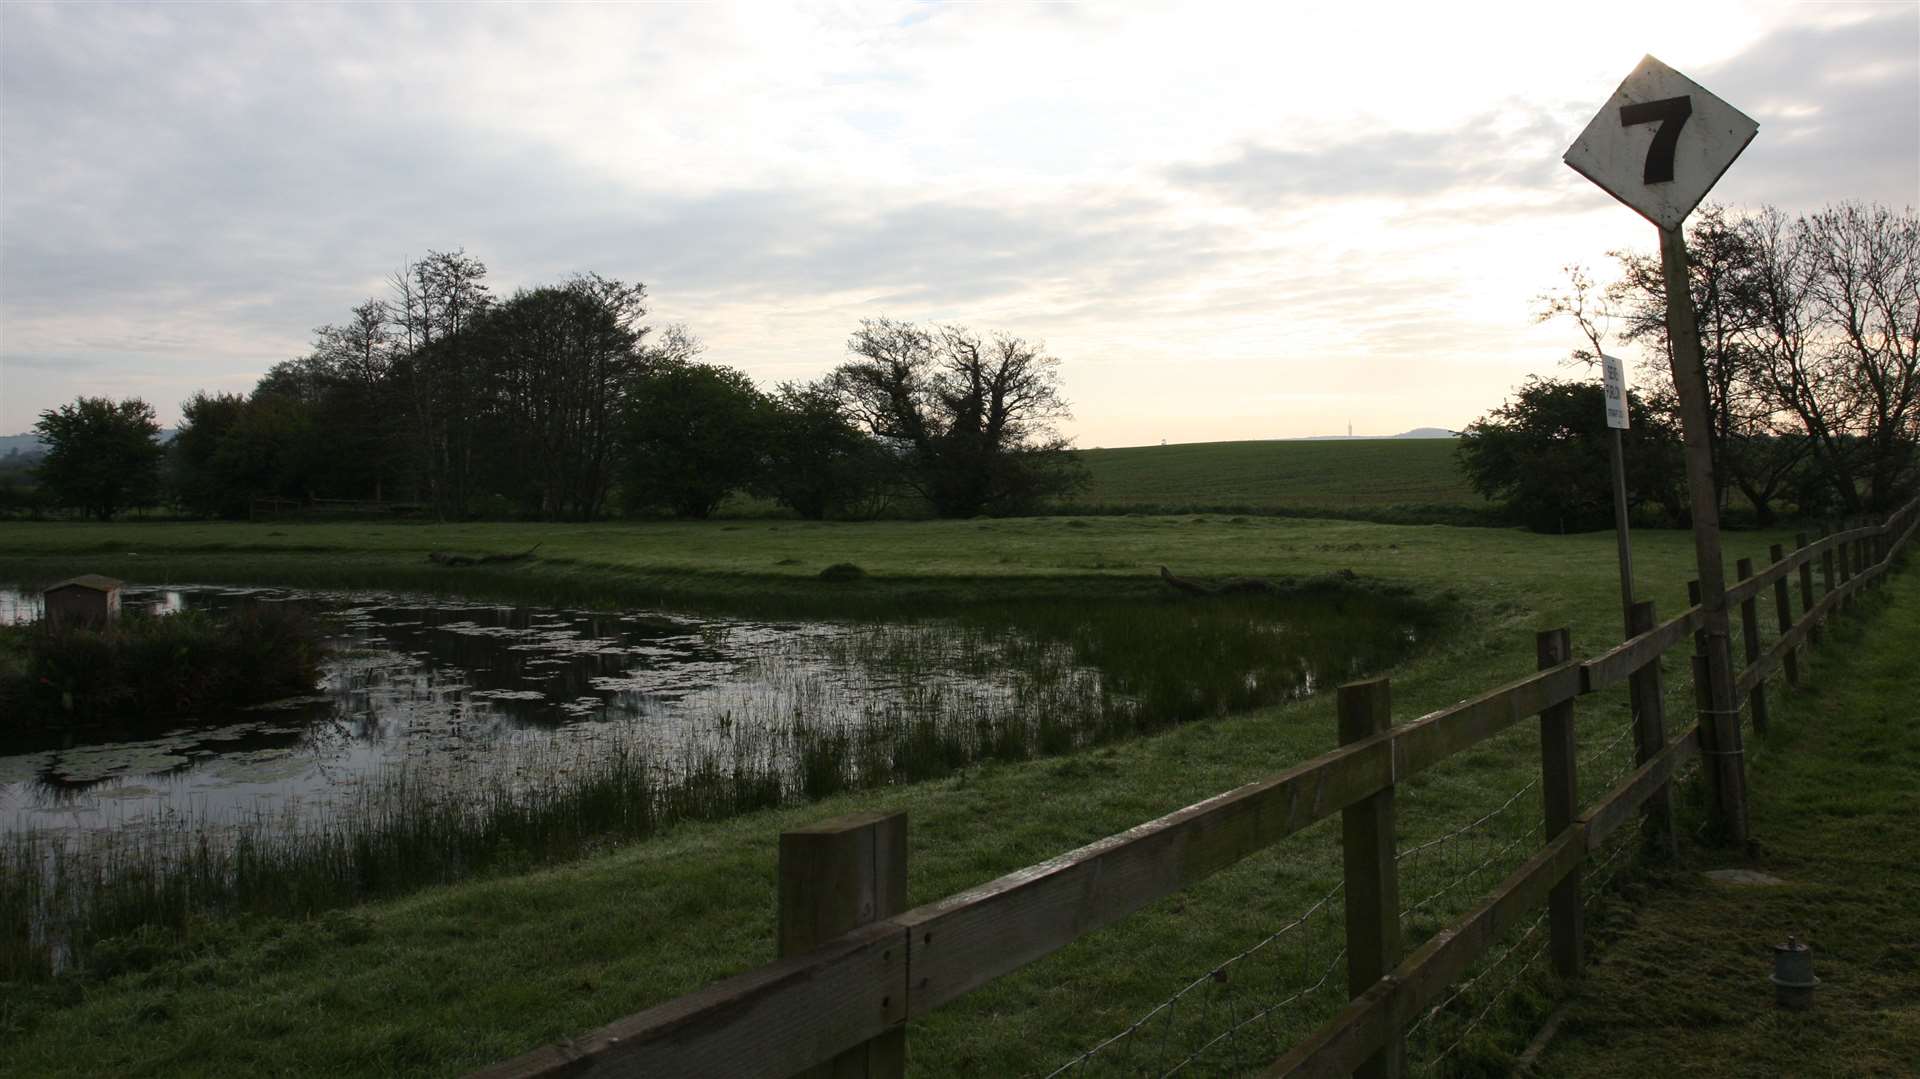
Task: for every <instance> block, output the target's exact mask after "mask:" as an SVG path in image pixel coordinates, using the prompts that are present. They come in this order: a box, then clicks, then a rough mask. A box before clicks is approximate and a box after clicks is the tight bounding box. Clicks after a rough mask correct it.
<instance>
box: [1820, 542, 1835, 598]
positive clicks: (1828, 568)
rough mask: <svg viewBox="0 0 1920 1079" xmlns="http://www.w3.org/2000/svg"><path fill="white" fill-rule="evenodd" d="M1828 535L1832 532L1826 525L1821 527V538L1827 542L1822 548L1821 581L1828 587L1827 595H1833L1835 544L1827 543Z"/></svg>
mask: <svg viewBox="0 0 1920 1079" xmlns="http://www.w3.org/2000/svg"><path fill="white" fill-rule="evenodd" d="M1828 535H1830V533H1829V532H1828V531H1827V530H1826V529H1825V528H1824V527H1823V528H1821V529H1820V540H1821V542H1822V543H1823V544H1825V545H1824V546H1823V547H1821V549H1820V583H1821V584H1822V585H1824V586H1825V587H1826V592H1825V595H1829V596H1831V595H1833V545H1832V544H1830V543H1826V538H1827V536H1828Z"/></svg>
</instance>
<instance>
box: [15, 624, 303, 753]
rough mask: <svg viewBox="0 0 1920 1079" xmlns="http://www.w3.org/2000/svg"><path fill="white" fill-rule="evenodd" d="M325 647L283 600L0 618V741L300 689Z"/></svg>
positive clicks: (175, 715) (231, 704)
mask: <svg viewBox="0 0 1920 1079" xmlns="http://www.w3.org/2000/svg"><path fill="white" fill-rule="evenodd" d="M323 651H324V645H323V640H322V635H321V632H320V630H319V628H318V627H317V626H316V625H315V624H314V620H313V618H312V616H311V615H310V614H309V613H308V612H307V611H305V610H302V609H300V608H297V607H294V606H291V605H287V604H244V605H241V606H237V607H234V608H233V609H230V610H227V611H222V612H217V613H215V612H207V611H186V612H181V613H179V614H170V615H153V614H147V613H141V612H138V611H135V612H129V613H128V614H127V615H126V616H125V617H123V618H119V619H117V620H115V621H113V622H110V623H108V624H106V625H104V626H90V625H84V624H79V623H74V622H63V623H49V622H48V621H46V620H44V619H42V620H39V621H35V622H31V623H27V624H23V625H11V626H0V656H3V657H5V658H4V659H3V660H0V717H4V719H0V744H4V743H5V742H7V741H13V740H18V739H22V738H31V737H33V736H35V735H45V734H53V733H62V734H65V733H71V732H73V731H74V730H75V729H76V728H82V727H98V726H109V725H110V726H112V727H113V728H115V729H118V730H121V731H126V730H136V729H141V728H152V727H153V726H155V725H163V724H169V723H172V722H174V721H176V720H178V719H179V718H180V717H182V716H191V715H206V714H219V713H223V712H228V711H232V710H233V709H236V708H240V707H243V706H246V705H250V704H257V703H260V702H262V701H270V700H273V699H275V698H281V697H287V696H291V695H293V694H297V693H305V692H307V691H308V690H310V689H311V688H312V687H313V685H314V683H315V681H316V680H317V679H318V678H319V674H320V661H321V658H322V653H323Z"/></svg>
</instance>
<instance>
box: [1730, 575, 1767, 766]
mask: <svg viewBox="0 0 1920 1079" xmlns="http://www.w3.org/2000/svg"><path fill="white" fill-rule="evenodd" d="M1734 572H1736V573H1738V574H1739V575H1740V579H1741V580H1742V581H1744V580H1747V579H1748V578H1750V577H1752V576H1753V559H1751V558H1742V559H1741V560H1740V561H1738V562H1736V563H1734ZM1740 636H1741V638H1742V639H1743V640H1744V642H1745V644H1746V653H1747V663H1746V667H1747V669H1752V667H1753V665H1754V664H1755V663H1757V662H1759V660H1760V597H1759V596H1755V595H1750V596H1748V597H1747V598H1746V599H1744V600H1741V601H1740ZM1747 707H1748V709H1749V710H1750V711H1751V712H1752V714H1753V729H1754V730H1756V731H1759V732H1760V733H1761V734H1765V733H1766V732H1767V680H1766V679H1764V678H1762V679H1760V680H1759V681H1758V682H1755V683H1754V684H1753V689H1752V691H1751V692H1749V693H1748V694H1747Z"/></svg>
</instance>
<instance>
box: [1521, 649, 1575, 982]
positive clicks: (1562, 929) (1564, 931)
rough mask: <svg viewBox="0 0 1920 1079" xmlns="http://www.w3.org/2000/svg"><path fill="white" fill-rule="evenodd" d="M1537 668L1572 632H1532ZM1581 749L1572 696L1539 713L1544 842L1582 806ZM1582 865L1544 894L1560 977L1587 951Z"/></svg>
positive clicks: (1560, 655) (1547, 663)
mask: <svg viewBox="0 0 1920 1079" xmlns="http://www.w3.org/2000/svg"><path fill="white" fill-rule="evenodd" d="M1534 652H1535V654H1536V655H1537V657H1538V659H1539V666H1540V669H1541V670H1543V671H1545V670H1551V669H1552V668H1554V667H1558V666H1559V665H1560V664H1562V663H1565V662H1566V661H1567V660H1569V659H1572V658H1573V637H1572V634H1571V633H1570V632H1569V631H1568V630H1565V629H1551V630H1547V631H1546V632H1544V633H1541V634H1539V635H1538V636H1536V637H1535V638H1534ZM1578 762H1579V753H1578V750H1577V747H1576V745H1575V741H1574V725H1573V700H1572V698H1568V699H1567V700H1565V701H1563V702H1561V703H1559V704H1556V705H1554V706H1553V707H1551V708H1548V709H1547V710H1545V711H1543V712H1541V713H1540V793H1541V795H1542V796H1543V800H1544V801H1545V802H1546V818H1547V842H1549V843H1551V842H1553V841H1554V840H1555V839H1558V838H1559V837H1560V833H1562V832H1564V831H1566V830H1567V829H1568V828H1569V827H1570V826H1572V824H1573V818H1574V817H1575V815H1577V814H1578V813H1579V812H1580V774H1579V768H1578ZM1580 876H1581V874H1580V869H1579V868H1578V867H1577V866H1576V867H1575V868H1574V869H1573V871H1572V872H1570V873H1568V874H1567V875H1566V876H1565V877H1564V878H1562V879H1561V881H1560V883H1558V884H1556V885H1554V886H1553V891H1552V892H1550V893H1549V894H1548V896H1547V919H1548V922H1549V924H1550V926H1551V929H1552V942H1551V948H1552V951H1553V969H1554V971H1555V972H1556V973H1558V974H1559V975H1560V976H1561V977H1562V978H1575V977H1578V976H1579V974H1580V966H1581V963H1582V953H1583V952H1584V951H1585V945H1584V938H1585V936H1586V932H1585V925H1586V916H1585V914H1584V913H1583V912H1582V910H1581V898H1580Z"/></svg>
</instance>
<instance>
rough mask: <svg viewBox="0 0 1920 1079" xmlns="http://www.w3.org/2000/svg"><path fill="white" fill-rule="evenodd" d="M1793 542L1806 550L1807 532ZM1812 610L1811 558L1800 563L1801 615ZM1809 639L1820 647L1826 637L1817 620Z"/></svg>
mask: <svg viewBox="0 0 1920 1079" xmlns="http://www.w3.org/2000/svg"><path fill="white" fill-rule="evenodd" d="M1793 542H1794V543H1795V544H1796V545H1797V549H1799V550H1805V549H1806V547H1807V534H1806V533H1805V532H1801V533H1799V534H1798V535H1796V536H1794V537H1793ZM1812 610H1813V559H1811V558H1809V559H1805V560H1803V561H1802V562H1801V563H1800V617H1802V618H1805V617H1806V616H1807V613H1808V612H1809V611H1812ZM1807 639H1808V640H1810V641H1812V642H1813V645H1814V647H1815V648H1818V647H1819V646H1820V642H1821V641H1823V640H1825V639H1826V634H1825V633H1824V632H1822V630H1821V629H1820V623H1818V622H1815V623H1814V624H1813V625H1811V626H1808V627H1807Z"/></svg>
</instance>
